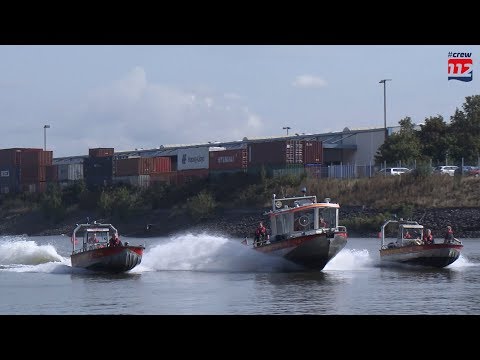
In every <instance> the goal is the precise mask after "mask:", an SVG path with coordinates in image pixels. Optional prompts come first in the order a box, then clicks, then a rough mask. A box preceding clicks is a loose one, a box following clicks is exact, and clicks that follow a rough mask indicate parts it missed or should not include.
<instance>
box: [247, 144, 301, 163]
mask: <svg viewBox="0 0 480 360" xmlns="http://www.w3.org/2000/svg"><path fill="white" fill-rule="evenodd" d="M304 146H305V144H304V141H303V140H277V141H269V142H262V143H251V144H249V145H248V166H250V165H251V166H258V165H262V164H265V165H284V164H303V163H304V162H305V160H304Z"/></svg>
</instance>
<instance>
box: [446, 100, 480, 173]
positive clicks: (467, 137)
mask: <svg viewBox="0 0 480 360" xmlns="http://www.w3.org/2000/svg"><path fill="white" fill-rule="evenodd" d="M462 108H463V110H459V109H458V108H457V109H456V111H455V114H454V115H453V116H452V117H451V119H450V120H451V124H450V128H451V134H452V138H453V141H452V146H451V151H450V155H451V157H452V158H453V159H454V160H455V161H456V162H457V163H460V162H461V160H462V158H463V159H464V161H465V162H467V163H472V164H473V163H477V162H478V159H479V155H480V95H474V96H467V97H466V98H465V102H464V103H463V105H462Z"/></svg>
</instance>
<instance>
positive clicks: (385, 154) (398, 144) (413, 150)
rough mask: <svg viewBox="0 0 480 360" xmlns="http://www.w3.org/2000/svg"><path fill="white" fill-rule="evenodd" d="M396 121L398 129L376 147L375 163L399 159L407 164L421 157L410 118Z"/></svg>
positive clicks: (393, 161)
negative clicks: (398, 125)
mask: <svg viewBox="0 0 480 360" xmlns="http://www.w3.org/2000/svg"><path fill="white" fill-rule="evenodd" d="M398 123H399V124H400V131H399V132H396V133H394V134H392V135H390V136H389V137H388V138H387V140H385V142H384V143H383V144H382V145H381V146H380V148H379V149H378V151H377V154H376V155H375V161H376V162H377V163H383V162H385V161H386V162H387V163H395V162H399V161H401V162H402V163H405V164H408V163H411V162H413V161H414V160H417V159H419V158H420V157H421V151H420V149H421V146H420V140H419V138H418V135H417V131H416V130H415V124H413V123H412V119H411V118H410V117H408V116H407V117H405V118H404V119H402V120H400V121H399V122H398Z"/></svg>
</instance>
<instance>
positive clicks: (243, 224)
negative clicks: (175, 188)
mask: <svg viewBox="0 0 480 360" xmlns="http://www.w3.org/2000/svg"><path fill="white" fill-rule="evenodd" d="M266 210H268V209H267V208H263V209H248V208H245V209H228V210H223V211H218V213H217V215H216V217H215V218H213V219H208V220H203V221H200V222H197V223H191V221H189V220H185V217H184V216H177V217H172V216H171V211H170V210H169V209H158V210H155V211H151V212H149V213H147V214H145V215H142V216H137V217H132V218H131V219H130V221H129V222H126V223H120V222H118V221H113V220H111V219H107V218H106V219H98V218H97V219H94V218H92V217H90V219H91V221H93V220H96V221H98V222H107V223H112V224H113V225H114V226H115V227H116V228H117V229H118V231H119V234H120V236H126V237H140V238H150V237H166V236H172V235H175V234H181V233H186V232H189V233H203V232H207V233H210V234H217V235H220V236H230V237H235V238H244V237H245V236H247V237H253V233H254V231H255V228H256V226H257V224H258V222H259V221H263V222H264V223H265V224H268V217H267V216H266V215H263V214H264V212H265V211H266ZM382 213H385V212H383V211H380V210H377V209H369V208H365V207H362V206H343V207H342V208H341V209H340V216H339V218H340V225H342V220H343V221H351V220H354V219H356V218H365V217H374V216H376V215H379V214H382ZM88 216H89V213H88V212H85V211H79V210H77V211H74V212H72V213H70V214H69V216H68V217H67V218H66V219H65V220H64V221H62V222H61V223H59V224H52V223H49V222H48V221H46V220H45V219H44V218H43V217H42V216H41V214H40V213H24V214H16V215H11V216H9V217H5V218H3V219H2V221H0V235H2V236H5V235H22V234H26V235H28V236H48V235H62V234H63V235H68V236H70V235H71V232H72V230H73V228H74V227H75V224H77V223H80V222H84V221H86V219H87V217H88ZM411 219H413V220H416V221H418V222H419V223H421V224H422V225H424V226H425V228H430V229H432V232H433V235H434V238H435V239H440V238H443V234H444V232H445V228H446V226H447V225H451V226H452V227H453V230H454V234H455V237H457V238H480V221H479V220H480V207H475V208H443V209H436V208H434V209H423V210H415V211H413V213H412V216H411ZM185 222H187V223H188V224H189V226H187V227H186V226H185ZM347 230H348V234H349V237H357V238H371V237H373V238H377V237H378V231H379V230H380V229H378V231H368V230H366V231H354V230H353V229H349V228H348V226H347Z"/></svg>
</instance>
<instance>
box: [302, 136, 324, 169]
mask: <svg viewBox="0 0 480 360" xmlns="http://www.w3.org/2000/svg"><path fill="white" fill-rule="evenodd" d="M303 153H304V158H303V163H304V164H321V163H323V146H322V142H321V141H317V140H313V141H307V140H306V141H305V142H304V151H303Z"/></svg>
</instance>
